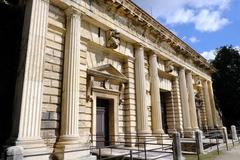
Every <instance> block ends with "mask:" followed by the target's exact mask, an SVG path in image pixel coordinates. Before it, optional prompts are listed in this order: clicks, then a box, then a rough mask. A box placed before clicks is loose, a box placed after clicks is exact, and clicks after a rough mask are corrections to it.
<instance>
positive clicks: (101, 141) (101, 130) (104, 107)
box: [96, 99, 109, 147]
mask: <svg viewBox="0 0 240 160" xmlns="http://www.w3.org/2000/svg"><path fill="white" fill-rule="evenodd" d="M108 107H109V106H108V101H107V100H102V99H98V100H97V119H96V120H97V123H96V124H97V127H96V131H97V147H104V146H107V145H108V144H109V142H108V141H109V122H108Z"/></svg>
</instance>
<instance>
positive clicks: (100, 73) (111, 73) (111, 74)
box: [88, 64, 128, 82]
mask: <svg viewBox="0 0 240 160" xmlns="http://www.w3.org/2000/svg"><path fill="white" fill-rule="evenodd" d="M88 74H90V75H93V76H97V77H104V78H109V79H115V80H120V81H124V82H126V81H128V79H127V77H126V76H125V75H124V74H122V73H121V72H119V71H118V70H117V69H116V68H115V67H114V66H112V65H111V64H105V65H102V66H98V67H94V68H91V69H88Z"/></svg>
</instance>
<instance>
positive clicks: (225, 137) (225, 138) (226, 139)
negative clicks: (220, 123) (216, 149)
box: [222, 127, 229, 150]
mask: <svg viewBox="0 0 240 160" xmlns="http://www.w3.org/2000/svg"><path fill="white" fill-rule="evenodd" d="M222 132H223V142H224V143H226V148H227V150H229V145H228V134H227V129H226V127H222Z"/></svg>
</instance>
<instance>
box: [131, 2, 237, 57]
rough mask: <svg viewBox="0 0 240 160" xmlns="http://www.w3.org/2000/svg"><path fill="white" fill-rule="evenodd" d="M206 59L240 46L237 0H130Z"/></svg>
mask: <svg viewBox="0 0 240 160" xmlns="http://www.w3.org/2000/svg"><path fill="white" fill-rule="evenodd" d="M133 2H135V3H136V4H138V5H139V6H140V7H141V8H143V9H144V10H145V11H147V12H148V13H149V14H150V15H152V16H153V17H154V18H155V19H157V20H158V21H160V23H161V24H163V25H164V26H165V27H167V28H168V29H170V30H171V31H172V32H173V33H174V34H176V35H177V36H178V37H179V38H181V39H182V40H183V41H185V42H186V43H188V44H189V45H190V46H191V47H192V48H193V49H195V50H196V51H197V52H199V53H200V54H202V55H203V56H204V57H205V58H206V59H213V58H214V52H215V49H216V48H218V47H220V46H223V45H230V44H231V45H233V46H234V47H239V46H240V0H133Z"/></svg>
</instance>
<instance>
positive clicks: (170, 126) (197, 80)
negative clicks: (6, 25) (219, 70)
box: [11, 0, 221, 159]
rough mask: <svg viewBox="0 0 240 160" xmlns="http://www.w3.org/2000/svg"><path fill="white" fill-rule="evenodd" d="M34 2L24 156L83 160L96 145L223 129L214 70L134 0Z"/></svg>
mask: <svg viewBox="0 0 240 160" xmlns="http://www.w3.org/2000/svg"><path fill="white" fill-rule="evenodd" d="M26 3H27V6H28V5H30V8H31V9H29V8H26V13H28V12H29V13H31V14H32V18H29V17H28V15H26V16H25V17H26V18H25V19H26V21H27V22H28V23H30V25H29V26H27V24H28V23H26V26H25V28H24V31H25V30H27V31H28V32H27V33H26V34H24V35H28V39H29V41H28V43H26V44H25V43H23V44H22V47H23V48H27V49H26V50H23V52H24V53H25V54H24V55H25V56H23V57H22V58H23V61H22V65H21V66H20V69H22V68H24V69H23V70H22V72H21V76H19V79H20V81H19V82H23V84H21V83H20V84H17V89H16V90H17V91H16V102H15V103H16V106H17V107H16V113H17V115H18V116H16V117H15V122H20V123H19V124H14V127H15V126H16V127H17V128H19V130H13V131H14V134H13V135H14V136H13V138H15V139H13V142H14V145H16V146H20V147H23V149H24V155H26V154H27V155H29V154H30V157H31V155H32V156H34V155H36V154H41V155H43V156H42V157H40V158H42V159H47V158H49V156H50V155H51V154H52V155H54V156H56V157H57V158H58V159H71V158H78V159H79V158H83V157H84V158H85V157H88V156H90V155H89V150H87V149H88V148H89V146H90V145H97V146H98V147H101V146H105V145H109V144H114V143H115V142H117V141H121V142H123V143H125V142H134V141H136V139H134V135H141V136H144V135H151V136H155V137H157V136H161V135H169V136H171V134H172V133H174V132H176V131H178V132H180V133H181V136H182V137H188V138H192V137H193V136H194V134H193V133H194V131H197V130H203V129H212V128H214V127H219V126H220V125H221V124H218V120H217V119H218V113H217V110H216V109H215V102H214V95H213V90H212V81H211V74H212V73H213V72H214V68H212V67H211V65H210V64H209V63H208V62H207V61H206V60H205V59H204V58H203V57H201V56H200V55H199V54H198V53H196V52H195V51H194V50H193V49H191V48H190V47H189V46H188V45H187V44H185V43H184V42H183V41H181V40H180V39H178V38H177V37H176V36H175V35H174V34H172V33H171V32H170V31H169V30H167V29H166V28H165V27H163V26H162V25H161V24H159V23H158V22H157V21H156V20H154V19H153V18H152V17H150V16H149V15H148V14H146V13H145V12H144V11H143V10H141V9H140V8H139V7H138V6H136V5H135V4H134V3H132V2H131V1H123V3H120V1H112V0H99V1H97V2H96V1H92V3H89V1H87V0H82V1H81V2H78V1H74V0H73V1H50V2H48V1H41V2H34V3H30V2H26ZM28 3H29V4H28ZM35 3H36V4H35ZM37 6H40V7H39V8H38V7H37ZM34 9H35V10H36V11H35V10H34ZM40 15H44V16H40ZM34 17H35V18H34ZM36 17H41V18H40V19H39V18H36ZM24 33H25V32H24ZM23 38H25V37H23ZM24 42H25V41H24ZM22 66H24V67H22ZM20 113H21V114H20ZM14 127H13V128H14ZM101 141H103V142H101ZM28 142H29V143H28ZM11 145H12V144H11ZM126 145H127V144H126ZM80 150H81V151H80ZM27 151H30V152H27Z"/></svg>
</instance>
